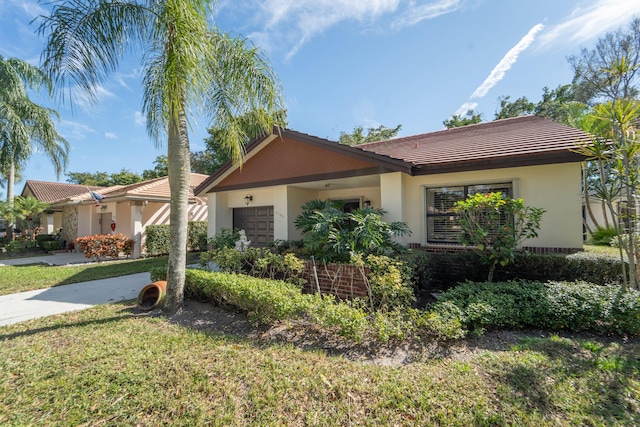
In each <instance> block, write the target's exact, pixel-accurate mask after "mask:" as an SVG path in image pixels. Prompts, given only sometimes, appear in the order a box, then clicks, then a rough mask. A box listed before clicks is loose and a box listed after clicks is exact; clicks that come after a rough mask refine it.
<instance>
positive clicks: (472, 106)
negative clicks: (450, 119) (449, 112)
mask: <svg viewBox="0 0 640 427" xmlns="http://www.w3.org/2000/svg"><path fill="white" fill-rule="evenodd" d="M477 106H478V103H477V102H465V103H464V104H462V105H461V106H460V108H458V109H457V110H456V111H455V112H454V113H453V114H454V115H456V116H464V115H466V114H467V111H469V110H475V108H476V107H477Z"/></svg>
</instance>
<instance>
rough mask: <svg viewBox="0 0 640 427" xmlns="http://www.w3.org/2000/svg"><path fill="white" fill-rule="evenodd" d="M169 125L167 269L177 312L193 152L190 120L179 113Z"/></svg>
mask: <svg viewBox="0 0 640 427" xmlns="http://www.w3.org/2000/svg"><path fill="white" fill-rule="evenodd" d="M171 117H172V118H171V119H170V123H169V141H168V160H169V186H170V188H171V190H170V191H171V202H170V214H169V221H170V224H169V229H170V239H171V242H170V245H169V267H168V269H167V297H166V298H167V299H166V304H165V307H164V311H165V312H166V313H175V312H177V311H178V310H179V309H180V308H181V307H182V304H183V301H184V281H185V270H186V264H187V225H188V204H189V176H190V169H191V168H190V152H189V135H188V129H187V118H186V115H185V114H184V113H179V114H178V118H177V119H175V118H173V117H174V116H171Z"/></svg>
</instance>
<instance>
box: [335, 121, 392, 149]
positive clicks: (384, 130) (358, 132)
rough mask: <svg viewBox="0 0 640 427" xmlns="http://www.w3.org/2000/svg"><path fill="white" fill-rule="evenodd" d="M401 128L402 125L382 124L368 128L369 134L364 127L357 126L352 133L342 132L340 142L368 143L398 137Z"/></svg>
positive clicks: (349, 143)
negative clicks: (387, 125) (388, 125)
mask: <svg viewBox="0 0 640 427" xmlns="http://www.w3.org/2000/svg"><path fill="white" fill-rule="evenodd" d="M400 129H402V125H398V126H396V127H394V128H388V127H386V126H385V125H380V126H378V127H376V128H369V129H367V134H366V135H365V134H364V127H362V126H356V127H355V128H354V129H353V132H351V133H346V132H340V139H339V140H338V142H339V143H340V144H344V145H359V144H366V143H367V142H375V141H385V140H387V139H391V138H394V137H396V136H397V135H398V132H400Z"/></svg>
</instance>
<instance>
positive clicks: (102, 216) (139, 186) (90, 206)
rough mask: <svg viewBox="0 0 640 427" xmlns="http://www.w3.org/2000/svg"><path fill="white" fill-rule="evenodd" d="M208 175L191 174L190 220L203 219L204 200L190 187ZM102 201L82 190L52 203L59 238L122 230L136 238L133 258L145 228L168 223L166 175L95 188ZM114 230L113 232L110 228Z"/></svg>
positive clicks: (140, 249)
mask: <svg viewBox="0 0 640 427" xmlns="http://www.w3.org/2000/svg"><path fill="white" fill-rule="evenodd" d="M206 178H207V175H201V174H195V173H192V174H191V182H190V186H191V190H190V196H189V220H190V221H206V220H207V205H206V199H204V198H200V197H195V196H194V195H193V188H195V187H196V186H197V185H198V184H200V183H202V182H203V181H204V180H205V179H206ZM96 193H98V194H99V195H100V196H102V200H100V203H99V204H98V203H96V201H95V200H94V199H93V198H92V196H91V194H90V193H89V191H87V188H86V187H85V189H84V192H82V193H80V194H77V195H73V196H70V197H66V198H64V199H61V200H58V201H56V202H54V203H52V204H51V207H52V208H54V209H60V210H61V211H62V239H63V240H64V241H66V242H74V241H75V240H76V239H77V238H78V237H83V236H90V235H94V234H111V233H122V234H124V235H126V236H128V237H130V238H132V239H134V240H135V241H136V243H135V246H134V250H133V254H132V256H133V257H134V258H137V257H139V256H140V254H141V253H142V252H143V251H144V245H145V241H146V227H147V226H148V225H152V224H168V223H169V201H170V191H169V179H168V178H167V177H163V178H156V179H152V180H148V181H142V182H138V183H135V184H131V185H126V186H121V185H117V186H113V187H107V188H102V189H101V190H98V191H96ZM112 230H113V231H112Z"/></svg>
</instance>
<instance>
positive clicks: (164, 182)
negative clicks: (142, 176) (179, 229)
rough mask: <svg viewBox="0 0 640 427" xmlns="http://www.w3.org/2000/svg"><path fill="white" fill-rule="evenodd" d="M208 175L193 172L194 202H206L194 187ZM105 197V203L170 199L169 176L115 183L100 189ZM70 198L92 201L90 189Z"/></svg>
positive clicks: (191, 180)
mask: <svg viewBox="0 0 640 427" xmlns="http://www.w3.org/2000/svg"><path fill="white" fill-rule="evenodd" d="M207 177H208V175H203V174H198V173H192V174H191V177H190V182H189V187H190V188H189V199H190V201H191V202H192V203H197V204H206V199H203V198H199V197H195V196H194V194H193V189H194V188H195V187H196V186H197V185H198V184H200V183H201V182H202V181H204V180H205V179H206V178H207ZM98 193H100V194H101V195H102V196H104V199H102V202H103V203H107V202H109V201H110V200H114V199H121V198H122V199H129V200H132V199H133V200H153V201H163V202H166V201H169V199H170V198H171V197H170V196H171V194H170V188H169V179H168V178H167V177H162V178H155V179H150V180H147V181H140V182H136V183H134V184H129V185H124V186H123V185H115V186H113V187H107V188H102V189H101V190H100V191H98ZM70 199H72V200H75V201H80V202H83V201H90V200H92V198H91V195H90V194H89V192H88V191H86V188H85V192H84V193H81V194H78V195H75V196H72V197H70Z"/></svg>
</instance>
